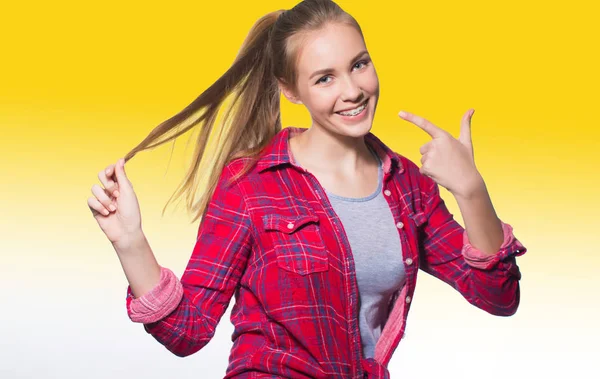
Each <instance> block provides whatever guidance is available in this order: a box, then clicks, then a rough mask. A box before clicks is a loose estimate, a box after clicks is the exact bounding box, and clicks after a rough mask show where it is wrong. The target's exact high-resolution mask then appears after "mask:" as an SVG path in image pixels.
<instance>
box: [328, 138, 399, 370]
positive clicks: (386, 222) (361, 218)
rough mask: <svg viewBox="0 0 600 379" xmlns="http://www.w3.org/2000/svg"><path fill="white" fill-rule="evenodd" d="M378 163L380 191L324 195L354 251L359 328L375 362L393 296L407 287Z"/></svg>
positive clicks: (368, 354) (396, 236)
mask: <svg viewBox="0 0 600 379" xmlns="http://www.w3.org/2000/svg"><path fill="white" fill-rule="evenodd" d="M369 150H371V153H373V155H374V156H375V157H376V158H377V160H378V161H379V175H378V178H379V179H378V183H379V184H378V186H377V190H376V191H375V192H373V193H372V194H371V195H369V196H367V197H362V198H348V197H342V196H337V195H335V194H332V193H330V192H329V191H325V192H326V193H327V197H328V198H329V201H330V202H331V205H332V207H333V209H334V210H335V212H336V213H337V215H338V217H339V218H340V220H341V222H342V224H343V227H344V230H345V232H346V235H347V236H348V241H349V243H350V247H351V249H352V256H353V258H354V264H355V269H356V279H357V282H358V289H359V306H360V311H359V326H360V336H361V340H362V348H363V353H364V356H365V358H373V357H374V355H375V344H376V343H377V340H378V339H379V336H380V335H381V332H382V330H383V326H384V325H385V322H386V321H387V319H386V313H387V306H388V304H389V301H390V298H391V296H392V294H393V293H394V292H395V291H396V290H397V289H399V288H401V287H402V286H403V285H404V281H405V271H404V262H403V258H402V245H401V244H400V236H399V235H398V230H397V228H396V223H395V221H394V216H393V215H392V212H391V210H390V207H389V205H388V203H387V201H386V199H385V198H384V197H383V194H382V187H383V164H382V162H381V159H380V158H379V157H378V156H377V154H376V153H375V152H374V151H373V150H372V149H371V147H369Z"/></svg>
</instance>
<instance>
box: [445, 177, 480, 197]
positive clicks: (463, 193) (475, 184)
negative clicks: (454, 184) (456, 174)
mask: <svg viewBox="0 0 600 379" xmlns="http://www.w3.org/2000/svg"><path fill="white" fill-rule="evenodd" d="M486 192H487V187H486V186H485V182H484V181H483V177H482V176H481V175H480V174H479V172H477V173H476V174H474V175H473V176H472V177H471V178H470V179H468V180H465V182H464V186H463V188H461V189H460V190H458V191H455V192H453V193H452V194H453V195H454V197H455V198H457V199H458V198H460V199H464V200H470V199H473V198H476V197H479V196H481V195H484V194H485V193H486Z"/></svg>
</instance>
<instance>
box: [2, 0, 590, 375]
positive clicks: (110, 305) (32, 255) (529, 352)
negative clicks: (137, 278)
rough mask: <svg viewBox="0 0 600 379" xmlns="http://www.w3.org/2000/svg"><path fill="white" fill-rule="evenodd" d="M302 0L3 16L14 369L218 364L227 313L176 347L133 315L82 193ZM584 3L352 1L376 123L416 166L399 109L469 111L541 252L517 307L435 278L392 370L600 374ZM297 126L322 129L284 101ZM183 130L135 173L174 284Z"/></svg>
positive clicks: (505, 204) (188, 233) (152, 235)
mask: <svg viewBox="0 0 600 379" xmlns="http://www.w3.org/2000/svg"><path fill="white" fill-rule="evenodd" d="M295 3H296V2H295V1H259V2H246V1H228V2H225V1H221V2H207V1H169V2H165V3H164V4H163V5H162V6H157V5H150V3H148V2H138V1H135V2H133V1H132V2H120V1H104V2H100V3H89V4H88V3H81V2H76V1H54V2H39V1H38V2H35V3H31V2H27V3H25V2H23V3H19V4H18V5H15V3H9V4H3V5H2V6H1V7H0V34H1V35H2V39H1V41H2V43H1V45H0V46H1V50H0V54H1V55H2V59H1V60H0V65H1V68H2V69H1V70H0V125H1V126H2V138H1V141H2V148H1V149H0V151H1V152H2V159H1V160H0V167H1V168H2V171H1V174H2V186H1V188H2V191H1V192H2V196H1V201H2V209H1V211H0V212H1V214H2V217H1V218H0V222H1V225H0V233H1V234H2V238H0V243H1V254H2V263H1V265H0V270H1V275H0V285H1V288H2V291H0V304H1V314H2V316H1V322H0V377H2V378H6V379H9V378H10V379H12V378H166V377H168V378H173V377H178V378H222V377H223V375H224V373H225V369H226V367H227V360H228V355H229V349H230V347H231V333H232V331H233V327H232V326H231V323H230V321H229V311H230V309H231V308H230V309H229V310H228V311H227V313H226V314H225V315H224V316H223V319H222V322H221V324H220V325H219V328H218V329H217V333H216V336H215V337H214V339H213V340H212V341H211V342H210V344H209V345H207V346H206V347H205V348H204V349H203V350H201V351H200V352H198V353H197V354H195V355H192V356H190V357H187V358H185V359H182V358H178V357H176V356H175V355H173V354H171V353H170V352H168V351H167V350H166V349H164V348H163V347H162V346H161V345H160V344H159V343H158V342H156V341H155V340H154V339H153V338H152V337H151V336H150V335H148V334H146V332H145V331H144V330H143V328H142V326H141V325H140V324H135V323H132V322H131V321H130V320H129V319H128V317H127V314H126V310H125V289H126V285H127V281H126V279H125V276H124V274H123V271H122V269H121V266H120V264H119V261H118V259H117V257H116V255H115V253H114V250H113V249H112V246H111V245H110V243H109V241H108V240H107V239H106V237H105V236H104V234H103V233H102V232H101V230H100V228H99V227H98V225H97V223H96V221H95V220H94V218H93V217H92V215H91V212H90V210H89V209H88V206H87V198H88V197H89V196H91V187H92V185H93V184H94V183H99V181H98V178H97V173H98V172H99V171H100V170H102V169H103V168H105V167H106V166H107V165H109V164H111V163H114V162H116V160H117V159H118V158H119V157H121V156H123V155H124V154H125V153H126V152H127V151H128V150H129V149H130V148H132V147H133V146H135V145H136V144H137V143H139V142H140V141H141V140H142V139H143V138H144V137H145V136H146V135H147V134H148V132H149V131H150V130H151V129H152V128H153V127H155V126H156V125H158V124H159V123H160V122H162V121H163V120H165V119H167V118H169V117H170V116H172V115H174V114H175V113H177V112H179V111H180V110H181V109H183V108H184V107H185V106H186V105H187V104H189V103H190V102H191V101H192V100H193V99H194V98H195V97H196V96H198V95H199V94H200V93H201V92H202V91H203V90H204V89H206V88H207V87H208V86H209V85H210V84H211V83H213V82H214V81H215V80H216V79H217V78H218V77H219V76H220V75H221V74H222V73H223V72H224V71H225V70H226V69H227V68H228V67H229V65H230V64H231V62H232V61H233V59H234V57H235V55H236V53H237V51H238V48H239V47H240V45H241V43H242V41H243V39H244V37H245V36H246V33H247V32H248V30H249V29H250V27H251V26H252V24H253V23H254V22H255V21H256V20H257V19H258V18H259V17H260V16H262V15H264V14H266V13H267V12H269V11H273V10H276V9H279V8H286V9H288V8H291V7H292V6H293V5H295ZM591 3H592V2H590V1H582V0H572V1H569V2H546V1H530V2H523V1H515V0H507V1H502V2H492V3H488V2H485V3H484V2H481V1H452V2H447V1H433V2H431V1H428V2H420V1H387V2H383V1H372V2H367V1H347V0H340V1H339V4H340V5H341V6H342V7H343V8H344V9H346V10H347V11H349V12H350V13H351V14H352V15H354V16H355V17H356V18H357V20H358V21H359V22H360V24H361V26H362V28H363V30H364V33H365V36H366V40H367V46H368V48H369V50H370V52H371V55H372V57H373V60H374V63H375V65H376V68H377V70H378V74H379V77H380V81H381V98H380V102H379V107H378V112H377V115H376V118H375V122H374V126H373V129H372V131H373V133H375V134H376V135H377V136H379V137H380V138H381V139H382V140H383V141H384V142H386V143H387V144H388V145H389V146H390V147H392V148H393V149H395V150H396V151H398V152H400V153H401V154H403V155H405V156H406V157H408V158H409V159H411V160H413V161H414V162H419V160H420V154H419V147H420V146H421V145H423V144H424V143H426V142H427V141H428V140H429V139H430V137H429V136H428V135H427V134H426V133H424V132H423V131H421V130H420V129H419V128H417V127H416V126H414V125H412V124H410V123H408V122H406V121H403V120H401V119H400V118H398V116H397V113H398V111H399V110H401V109H404V110H407V111H410V112H414V113H416V114H418V115H421V116H423V117H426V118H428V119H429V120H431V121H432V122H433V123H435V124H436V125H438V126H440V127H442V128H444V129H446V130H448V131H450V132H451V133H453V135H454V136H455V137H457V136H458V132H459V128H460V119H461V116H462V115H463V114H464V112H465V111H466V110H467V109H469V108H474V109H475V115H474V116H473V124H472V131H473V143H474V147H475V155H476V162H477V164H478V167H479V169H480V171H481V173H482V174H483V177H484V179H485V181H486V183H487V186H488V189H489V191H490V194H491V196H492V200H493V202H494V206H495V208H496V211H497V213H498V215H499V217H501V218H502V219H503V220H504V221H506V222H508V223H510V224H511V225H513V227H514V231H515V235H516V236H517V238H519V239H520V240H521V242H523V243H524V244H525V245H526V246H527V248H528V249H529V252H528V253H527V254H526V255H524V256H523V257H520V258H519V260H518V262H519V266H520V268H521V271H522V273H523V279H522V280H521V290H522V300H521V306H520V308H519V310H518V312H517V314H516V315H514V316H513V317H509V318H501V317H495V316H491V315H489V314H487V313H485V312H483V311H481V310H479V309H477V308H475V307H473V306H471V305H469V304H468V303H467V302H466V301H465V300H464V299H463V298H462V297H461V296H460V295H459V294H458V293H457V292H455V291H454V290H453V289H452V288H451V287H449V286H447V285H445V284H443V283H442V282H440V281H438V280H436V279H434V278H433V277H431V276H428V275H427V274H425V273H421V275H420V279H419V283H418V288H417V291H416V295H415V299H414V304H413V306H412V310H411V313H410V315H409V319H408V324H407V333H406V338H405V339H404V340H402V342H401V344H400V346H399V347H398V349H397V350H396V352H395V354H394V356H393V358H392V360H391V362H390V366H389V368H390V371H391V373H392V378H394V379H399V378H435V377H442V376H443V377H445V378H461V379H467V378H472V379H480V378H503V379H504V378H533V377H556V378H558V377H564V376H565V375H571V374H573V375H578V376H576V377H594V376H595V375H598V366H597V362H595V360H597V357H598V353H600V349H599V347H598V339H599V338H600V332H599V327H598V319H599V318H598V316H599V315H598V311H599V308H600V307H599V306H598V300H600V297H599V296H598V289H599V284H600V279H599V278H598V276H597V275H596V273H597V272H598V269H597V266H598V264H600V258H599V256H598V254H597V253H598V247H597V237H598V235H599V233H598V229H599V228H598V227H599V223H598V221H597V220H598V217H597V215H598V212H599V211H600V209H599V208H600V206H599V203H598V201H597V194H598V184H599V180H598V174H599V173H600V172H599V170H598V165H599V164H600V155H599V153H598V150H597V149H598V145H599V144H598V141H599V137H600V132H599V131H598V122H597V120H598V118H597V107H598V87H599V84H600V81H599V79H598V71H597V68H598V67H599V65H600V62H599V60H598V57H597V55H596V53H597V49H598V36H599V34H600V33H598V32H599V31H598V29H597V28H595V27H594V26H593V25H594V24H595V23H596V21H597V18H598V9H592V8H591V5H590V4H591ZM283 121H284V125H286V126H289V125H298V126H303V127H308V126H309V125H310V119H309V116H308V114H307V113H306V112H305V110H304V108H302V107H301V106H295V105H293V104H290V103H289V102H287V101H284V103H283ZM188 137H189V134H186V135H185V136H184V137H181V138H180V139H178V140H177V143H176V144H175V150H174V153H173V155H172V157H171V150H172V148H173V145H172V144H167V145H163V146H161V147H159V148H157V149H155V150H152V151H147V152H143V153H141V154H139V155H138V156H136V157H135V158H134V159H133V160H132V161H131V162H130V163H128V166H127V172H128V175H129V177H130V179H131V181H132V182H133V183H134V186H135V188H136V193H137V195H138V198H139V201H140V204H141V208H142V214H143V227H144V231H145V233H146V235H147V236H148V239H149V241H150V243H151V246H152V248H153V250H154V252H155V254H156V256H157V259H158V261H159V263H160V264H162V265H164V266H167V267H170V268H171V269H172V270H173V271H174V272H175V273H176V274H177V275H178V276H181V274H182V273H183V270H184V268H185V265H186V264H187V261H188V259H189V257H190V254H191V251H192V248H193V244H194V242H195V237H196V232H197V227H198V224H197V223H196V222H194V223H190V220H191V217H189V216H188V214H187V213H186V212H185V210H184V208H183V203H180V204H179V205H177V206H171V207H170V208H168V210H167V213H166V214H165V216H164V217H161V211H162V208H163V206H164V205H165V203H166V201H167V200H168V198H169V196H170V195H171V194H172V193H173V191H174V190H175V188H176V186H177V184H179V182H180V180H181V179H182V177H183V174H184V168H185V167H186V166H185V165H186V163H187V161H188V159H189V156H190V153H191V152H192V149H191V146H190V147H187V149H186V141H187V138H188ZM419 164H420V163H419ZM442 196H443V197H444V198H445V199H446V201H447V203H448V206H449V208H450V210H451V211H452V212H453V213H454V214H455V216H456V218H457V220H458V221H459V222H461V224H462V218H461V217H460V212H459V210H458V207H457V205H456V202H455V201H454V199H453V198H452V196H451V195H450V194H449V193H448V192H447V191H446V190H442Z"/></svg>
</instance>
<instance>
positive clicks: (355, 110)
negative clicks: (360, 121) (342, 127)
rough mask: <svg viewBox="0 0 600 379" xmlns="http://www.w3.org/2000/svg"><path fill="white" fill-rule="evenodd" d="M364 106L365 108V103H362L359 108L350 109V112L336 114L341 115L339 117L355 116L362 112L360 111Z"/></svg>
mask: <svg viewBox="0 0 600 379" xmlns="http://www.w3.org/2000/svg"><path fill="white" fill-rule="evenodd" d="M366 106H367V103H364V104H363V105H361V106H360V107H358V108H355V109H352V110H351V111H347V112H338V113H339V114H341V115H343V116H356V115H357V114H359V113H360V112H362V110H363V109H365V107H366Z"/></svg>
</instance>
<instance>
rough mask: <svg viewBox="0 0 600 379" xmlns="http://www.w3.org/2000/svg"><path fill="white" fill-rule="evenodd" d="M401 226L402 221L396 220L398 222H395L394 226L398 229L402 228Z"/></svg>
mask: <svg viewBox="0 0 600 379" xmlns="http://www.w3.org/2000/svg"><path fill="white" fill-rule="evenodd" d="M403 226H404V224H403V223H402V221H400V222H398V223H397V224H396V227H397V228H398V229H402V227H403Z"/></svg>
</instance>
